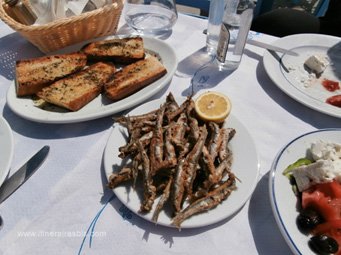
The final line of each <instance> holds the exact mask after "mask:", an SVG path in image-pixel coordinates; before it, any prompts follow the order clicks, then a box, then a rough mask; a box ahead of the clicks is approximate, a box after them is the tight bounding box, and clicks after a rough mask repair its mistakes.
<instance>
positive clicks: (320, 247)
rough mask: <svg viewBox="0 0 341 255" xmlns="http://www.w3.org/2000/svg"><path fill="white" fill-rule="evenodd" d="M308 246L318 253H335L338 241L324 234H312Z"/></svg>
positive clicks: (321, 254)
mask: <svg viewBox="0 0 341 255" xmlns="http://www.w3.org/2000/svg"><path fill="white" fill-rule="evenodd" d="M309 246H310V248H311V249H312V250H313V251H314V252H316V253H317V254H320V255H328V254H333V253H336V252H337V251H338V249H339V245H338V243H337V242H336V241H335V239H334V238H332V237H329V236H326V235H317V236H313V237H311V238H310V240H309Z"/></svg>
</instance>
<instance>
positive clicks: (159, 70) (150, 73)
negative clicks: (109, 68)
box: [104, 56, 167, 101]
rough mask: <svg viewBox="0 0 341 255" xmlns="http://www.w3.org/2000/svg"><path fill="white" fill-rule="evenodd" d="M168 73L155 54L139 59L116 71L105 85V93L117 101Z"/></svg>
mask: <svg viewBox="0 0 341 255" xmlns="http://www.w3.org/2000/svg"><path fill="white" fill-rule="evenodd" d="M166 73H167V70H166V68H165V67H164V66H163V65H162V63H161V62H160V61H159V60H158V59H157V58H156V57H154V56H149V57H147V58H145V59H144V60H139V61H137V62H135V63H133V64H130V65H127V66H125V67H124V68H123V69H122V70H120V71H118V72H116V73H115V74H114V76H113V77H112V78H111V79H110V80H109V81H108V82H107V83H106V84H105V85H104V93H105V95H106V96H107V97H108V98H109V99H111V100H113V101H117V100H120V99H122V98H125V97H127V96H129V95H131V94H133V93H135V92H136V91H138V90H140V89H142V88H144V87H146V86H147V85H149V84H150V83H152V82H154V81H155V80H157V79H159V78H161V77H162V76H163V75H165V74H166Z"/></svg>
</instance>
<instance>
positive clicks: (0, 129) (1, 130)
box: [0, 117, 14, 186]
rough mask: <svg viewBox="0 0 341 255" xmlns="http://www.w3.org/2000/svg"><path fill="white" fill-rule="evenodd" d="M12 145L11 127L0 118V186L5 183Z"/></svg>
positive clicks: (11, 156) (11, 155) (10, 161)
mask: <svg viewBox="0 0 341 255" xmlns="http://www.w3.org/2000/svg"><path fill="white" fill-rule="evenodd" d="M13 151H14V144H13V134H12V130H11V127H10V126H9V125H8V123H7V121H6V120H5V119H4V118H3V117H0V186H1V185H2V183H3V182H4V181H5V179H6V177H7V175H8V172H9V169H10V166H11V163H12V158H13Z"/></svg>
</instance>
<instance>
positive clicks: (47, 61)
mask: <svg viewBox="0 0 341 255" xmlns="http://www.w3.org/2000/svg"><path fill="white" fill-rule="evenodd" d="M86 62H87V57H86V55H85V54H84V53H79V52H76V53H70V54H59V55H52V56H44V57H39V58H34V59H26V60H19V61H17V62H16V91H17V96H27V95H33V94H35V93H36V92H38V91H39V90H41V89H42V88H43V87H45V86H47V85H50V84H51V83H53V82H54V81H56V80H58V79H60V78H62V77H65V76H66V75H69V74H71V73H74V72H76V71H79V70H81V69H82V68H84V67H85V65H86Z"/></svg>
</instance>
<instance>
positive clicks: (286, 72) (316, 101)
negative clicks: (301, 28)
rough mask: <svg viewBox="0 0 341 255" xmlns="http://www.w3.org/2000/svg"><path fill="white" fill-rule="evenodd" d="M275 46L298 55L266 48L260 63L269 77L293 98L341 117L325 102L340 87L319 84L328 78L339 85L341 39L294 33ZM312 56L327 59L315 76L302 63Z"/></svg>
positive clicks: (336, 108)
mask: <svg viewBox="0 0 341 255" xmlns="http://www.w3.org/2000/svg"><path fill="white" fill-rule="evenodd" d="M274 45H276V46H279V47H283V48H285V49H288V50H292V51H294V52H296V53H298V56H290V55H287V54H282V53H271V52H269V51H265V53H264V56H263V63H264V68H265V70H266V72H267V74H268V75H269V77H270V79H271V80H272V81H273V82H274V83H275V84H276V85H277V86H278V87H279V88H280V89H281V90H282V91H283V92H285V93H286V94H287V95H289V96H290V97H292V98H293V99H295V100H296V101H298V102H300V103H302V104H304V105H306V106H308V107H310V108H311V109H314V110H316V111H319V112H322V113H325V114H328V115H331V116H334V117H338V118H341V108H340V107H336V106H333V105H330V104H328V103H326V99H327V98H328V97H331V96H334V95H341V89H338V90H336V91H334V92H330V91H328V90H326V89H325V88H324V87H323V86H322V81H323V80H324V79H328V80H333V81H337V82H339V85H340V87H341V39H340V38H339V37H333V36H328V35H320V34H297V35H290V36H286V37H283V38H280V39H279V40H277V41H275V42H274ZM312 55H321V56H325V57H327V58H328V59H329V62H330V65H329V66H328V67H327V68H326V70H325V71H324V72H323V73H322V75H321V76H320V77H318V78H316V77H315V76H313V75H311V74H309V72H308V70H306V69H305V68H304V62H305V61H306V60H307V59H308V58H309V57H310V56H312Z"/></svg>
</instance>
